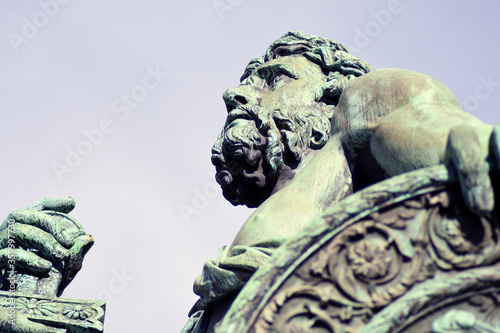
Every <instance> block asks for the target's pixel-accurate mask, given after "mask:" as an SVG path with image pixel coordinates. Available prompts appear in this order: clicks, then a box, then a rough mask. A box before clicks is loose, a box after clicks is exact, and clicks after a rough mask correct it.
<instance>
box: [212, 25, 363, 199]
mask: <svg viewBox="0 0 500 333" xmlns="http://www.w3.org/2000/svg"><path fill="white" fill-rule="evenodd" d="M371 70H372V67H371V66H370V65H369V64H368V63H366V62H364V61H362V60H360V59H358V58H356V57H355V56H353V55H351V54H350V53H349V51H348V50H347V49H346V48H345V47H344V46H343V45H342V44H340V43H338V42H336V41H333V40H330V39H326V38H321V37H317V36H308V35H305V34H304V33H302V32H300V31H290V32H288V33H287V34H285V35H284V36H283V37H281V38H280V39H278V40H277V41H275V42H274V43H272V44H271V46H270V47H269V48H268V50H267V51H266V53H265V55H264V56H262V57H258V58H254V59H252V60H251V61H250V63H249V64H248V65H247V67H246V69H245V72H244V74H243V76H242V77H241V79H240V85H239V86H237V87H234V88H230V89H228V90H227V91H226V92H225V93H224V95H223V99H224V102H225V103H226V108H227V111H228V116H227V119H226V123H225V125H224V127H223V130H222V132H221V133H220V134H219V136H218V138H217V141H216V143H215V144H214V146H213V148H212V163H213V164H214V165H215V166H216V169H217V174H216V179H217V182H218V183H219V184H220V185H221V186H222V189H223V194H224V197H225V198H226V199H227V200H229V201H230V202H231V203H232V204H234V205H238V204H244V205H247V206H248V207H257V206H258V205H260V204H261V203H262V202H263V201H264V200H265V199H267V198H268V197H269V196H270V195H271V194H273V193H274V192H276V191H277V190H279V189H280V188H281V187H283V186H284V184H286V182H287V181H288V180H290V179H292V178H293V176H294V175H295V174H296V173H297V172H298V171H299V170H300V169H301V166H303V165H301V162H302V161H303V160H304V156H306V155H309V154H314V153H315V152H316V151H317V150H319V149H321V148H322V147H323V146H324V145H325V144H326V143H327V141H328V139H329V136H330V127H331V123H330V121H331V118H332V115H333V114H334V112H335V107H336V105H337V104H338V101H339V98H340V95H341V93H342V91H343V89H344V87H345V86H346V85H347V83H348V82H349V80H351V79H353V78H355V77H357V76H361V75H363V74H366V73H368V72H369V71H371Z"/></svg>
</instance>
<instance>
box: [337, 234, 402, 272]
mask: <svg viewBox="0 0 500 333" xmlns="http://www.w3.org/2000/svg"><path fill="white" fill-rule="evenodd" d="M347 261H348V263H349V266H350V267H351V269H352V271H353V273H354V275H355V276H356V277H358V278H360V279H362V280H374V279H381V278H383V277H385V276H386V275H387V273H388V271H389V265H390V264H391V262H392V259H391V256H390V255H389V253H388V252H387V249H386V244H385V242H381V241H379V240H378V241H377V240H371V241H369V240H366V239H365V240H362V241H359V242H357V243H354V244H351V245H350V246H349V247H348V248H347Z"/></svg>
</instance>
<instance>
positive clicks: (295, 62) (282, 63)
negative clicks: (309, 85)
mask: <svg viewBox="0 0 500 333" xmlns="http://www.w3.org/2000/svg"><path fill="white" fill-rule="evenodd" d="M275 69H286V70H288V71H290V72H292V73H293V74H295V75H296V76H298V78H308V77H309V78H314V79H320V77H325V75H324V73H323V71H322V70H321V67H320V66H319V65H317V64H315V63H313V62H312V61H309V60H307V59H306V58H305V57H303V56H301V55H291V56H285V57H278V58H276V59H272V60H269V61H267V62H265V63H263V64H262V65H260V66H259V67H257V68H256V69H255V70H254V71H253V73H252V75H256V74H257V75H261V74H263V73H265V72H266V71H269V70H275Z"/></svg>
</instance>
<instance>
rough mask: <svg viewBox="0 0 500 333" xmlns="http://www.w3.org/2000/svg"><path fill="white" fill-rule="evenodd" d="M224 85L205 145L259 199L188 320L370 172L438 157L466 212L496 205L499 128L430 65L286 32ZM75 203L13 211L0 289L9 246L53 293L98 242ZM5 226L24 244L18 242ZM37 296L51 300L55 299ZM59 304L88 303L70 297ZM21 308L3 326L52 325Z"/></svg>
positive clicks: (203, 313)
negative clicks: (380, 64) (389, 65)
mask: <svg viewBox="0 0 500 333" xmlns="http://www.w3.org/2000/svg"><path fill="white" fill-rule="evenodd" d="M223 97H224V101H225V103H226V106H227V111H228V116H227V121H226V124H225V125H224V128H223V130H222V132H221V134H220V135H219V137H218V139H217V142H216V143H215V145H214V147H213V151H212V152H213V155H212V161H213V164H214V165H215V166H216V168H217V174H216V178H217V181H218V182H219V184H221V186H222V190H223V194H224V196H225V197H226V198H227V199H228V200H229V201H230V202H232V203H233V204H234V205H239V204H244V205H247V206H249V207H258V208H257V209H256V210H255V211H254V213H253V214H252V215H251V216H250V217H249V219H248V220H247V221H246V222H245V224H244V225H243V227H242V228H241V230H240V232H239V233H238V235H237V236H236V238H235V240H234V241H233V243H232V244H231V245H230V246H227V247H223V248H222V249H221V250H220V252H219V257H218V259H217V260H215V261H209V262H207V263H206V265H205V267H204V269H203V273H202V275H201V277H199V278H198V279H197V280H196V282H195V287H194V288H195V292H196V293H197V294H198V295H200V297H201V298H200V300H199V301H198V302H197V304H196V305H195V306H194V307H193V309H192V311H191V313H190V315H191V318H190V321H189V322H188V324H187V325H186V327H185V329H184V332H211V331H213V330H214V329H216V328H217V327H218V325H219V324H220V323H221V321H222V318H223V317H224V315H225V314H226V312H227V310H228V308H229V306H230V305H231V303H232V302H233V300H234V298H235V297H236V295H237V294H238V292H239V290H240V289H241V288H242V287H243V286H244V285H245V283H246V282H247V281H248V280H249V279H250V277H251V276H252V274H253V273H254V272H255V271H256V270H257V269H258V268H259V267H261V266H262V265H264V264H265V263H266V262H267V261H268V259H269V256H270V255H271V254H272V253H273V252H275V251H277V249H278V248H279V247H280V245H281V244H283V242H284V241H285V240H288V239H290V238H293V237H294V236H295V235H297V234H298V233H299V232H301V231H302V230H304V228H306V227H308V226H309V225H310V223H311V221H312V220H313V219H314V218H315V217H317V216H319V215H321V214H322V213H323V212H325V211H327V210H328V209H331V208H332V207H336V206H338V205H337V204H338V203H339V202H340V201H341V200H343V199H344V198H347V197H349V196H350V195H351V194H353V193H359V191H361V190H363V189H365V188H366V187H368V186H370V185H372V184H375V183H377V182H380V181H383V180H385V179H387V178H390V177H393V176H397V175H401V174H403V173H407V172H410V171H413V170H417V169H421V168H425V167H431V166H435V165H439V164H444V165H446V167H447V168H448V169H449V170H450V172H451V173H453V174H455V175H456V177H457V178H458V179H459V183H460V186H461V191H462V196H463V199H464V200H465V203H466V205H467V207H468V209H469V211H471V212H473V213H474V214H475V215H476V216H480V217H481V216H485V215H488V214H490V213H491V211H492V210H493V208H494V196H493V187H492V185H491V181H490V175H489V169H490V167H496V166H497V165H498V162H497V161H498V152H499V149H498V147H499V145H498V136H497V131H498V130H497V129H496V128H495V130H494V129H493V127H492V126H489V125H485V124H483V123H482V122H481V121H480V120H478V119H477V118H475V117H474V116H472V115H470V114H468V113H466V112H465V111H463V110H462V108H461V107H460V103H459V102H458V101H457V100H456V98H455V97H454V96H453V94H452V93H451V92H450V91H449V90H448V89H447V88H446V87H445V86H443V85H442V84H441V83H439V82H438V81H436V80H434V79H433V78H431V77H429V76H426V75H424V74H420V73H416V72H412V71H407V70H400V69H380V70H374V69H373V68H372V67H371V66H370V65H369V64H368V63H366V62H364V61H362V60H360V59H358V58H356V57H355V56H353V55H352V54H350V53H349V52H348V50H347V49H346V48H345V47H344V46H342V44H340V43H338V42H335V41H333V40H329V39H326V38H320V37H316V36H308V35H305V34H303V33H301V32H298V31H291V32H289V33H287V34H285V35H284V36H283V37H281V38H280V39H278V40H277V41H276V42H274V43H273V44H272V45H271V46H270V47H269V49H268V50H267V51H266V54H265V55H264V56H263V57H259V58H255V59H253V60H252V61H251V62H250V63H249V64H248V66H247V68H246V69H245V73H244V74H243V76H242V77H241V84H240V85H239V86H238V87H235V88H231V89H229V90H227V91H226V92H225V93H224V96H223ZM339 205H340V204H339ZM73 206H74V202H73V200H72V199H70V198H66V199H44V200H42V201H40V202H38V203H36V204H34V205H32V206H30V207H27V208H26V209H25V210H21V211H16V212H14V213H12V214H11V215H10V216H9V217H8V218H7V220H6V221H5V222H4V224H3V225H2V227H1V229H2V238H1V239H2V247H1V248H2V249H1V250H0V256H1V257H2V260H1V263H2V265H3V266H1V268H2V269H3V273H4V274H3V275H4V276H3V278H4V279H3V283H2V290H5V291H8V290H9V287H10V286H11V283H10V281H9V280H7V278H8V277H9V276H8V274H7V275H6V274H5V273H6V271H7V270H8V268H9V267H8V260H9V259H10V256H14V258H15V262H16V263H17V265H19V267H20V268H22V271H23V274H24V275H23V276H24V277H25V278H24V279H25V280H26V283H25V284H23V285H22V286H21V287H22V288H24V289H23V290H22V291H23V292H25V293H31V294H34V295H38V296H40V297H42V296H43V297H47V298H48V299H55V296H56V295H57V296H58V295H60V293H61V291H62V289H63V288H64V286H65V285H66V284H67V283H69V282H70V281H71V279H72V277H73V276H74V274H76V272H77V271H78V270H79V268H80V267H81V261H82V260H83V256H84V255H85V253H86V251H87V250H88V248H89V247H90V246H91V244H92V239H91V238H90V237H89V236H88V235H86V233H85V232H84V230H83V229H82V228H81V226H79V225H78V224H77V223H76V222H75V223H73V222H72V219H71V218H70V217H69V216H68V215H67V214H68V213H69V212H70V211H71V210H72V209H73ZM68 221H69V222H68ZM11 230H15V231H16V232H15V233H12V232H11ZM11 235H15V237H14V238H12V239H14V240H13V242H15V243H16V245H17V246H20V247H17V246H16V249H15V251H14V250H13V249H12V248H9V244H10V243H9V240H10V239H11ZM353 260H354V259H353ZM363 269H365V268H363ZM387 270H388V268H386V267H385V266H384V267H382V268H380V269H379V271H373V272H372V271H360V273H359V274H360V275H363V274H364V275H365V276H368V277H377V276H382V275H383V274H385V271H387ZM372 275H373V276H372ZM40 281H44V282H40ZM40 285H43V286H44V287H42V288H39V286H40ZM37 302H42V303H40V304H43V306H45V307H47V308H43V309H44V311H48V312H51V310H50V309H52V307H51V306H50V305H48V304H49V303H50V302H49V301H47V300H43V301H37ZM43 302H45V303H43ZM37 304H38V303H37ZM353 304H354V303H353ZM49 308H50V309H49ZM351 308H352V306H351ZM354 308H355V306H354ZM94 310H95V309H94ZM94 310H92V311H94ZM54 311H55V310H54ZM64 311H65V312H64ZM88 311H90V308H89V310H88ZM60 312H61V311H60ZM61 313H63V314H64V313H65V315H66V317H68V315H69V317H68V318H69V319H72V318H73V316H77V317H78V316H81V317H82V318H83V317H85V318H87V317H86V316H87V315H88V316H90V315H91V314H90V312H88V313H87V312H85V311H84V310H82V309H81V307H79V308H77V307H76V305H75V307H73V308H71V309H69V310H62V312H61ZM94 314H95V316H98V315H102V313H100V314H99V311H98V310H95V312H92V315H94ZM47 316H49V315H47ZM456 317H457V315H456V313H452V314H451V315H450V316H449V318H451V319H449V320H448V321H446V322H449V321H450V320H455V319H454V318H456ZM75 318H76V317H75ZM79 318H80V317H79ZM447 318H448V317H447ZM15 319H16V322H15V324H13V323H12V322H11V319H10V318H9V317H8V313H7V312H2V315H0V329H1V330H2V332H10V331H12V332H60V330H57V329H53V328H50V327H48V326H45V325H44V324H43V323H41V322H37V323H35V322H33V321H30V320H29V316H28V315H27V314H26V313H18V314H17V315H16V318H15ZM442 322H445V321H440V322H436V323H437V324H436V325H437V326H439V325H441V323H442ZM442 325H445V324H442ZM442 325H441V326H442ZM441 326H439V327H441Z"/></svg>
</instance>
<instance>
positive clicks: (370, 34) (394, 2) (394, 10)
mask: <svg viewBox="0 0 500 333" xmlns="http://www.w3.org/2000/svg"><path fill="white" fill-rule="evenodd" d="M408 1H411V0H408ZM403 9H404V8H403V4H402V3H401V1H400V0H389V2H387V6H386V8H385V9H380V10H372V11H371V12H370V16H371V17H372V19H371V20H369V21H368V22H366V23H365V24H364V25H363V27H359V26H357V27H355V28H354V38H353V43H354V44H353V45H351V44H348V43H343V44H345V45H346V46H347V48H348V49H349V51H350V52H352V53H359V52H361V50H362V49H364V48H366V47H368V45H370V43H371V42H372V40H374V39H375V38H377V37H378V36H379V35H380V33H381V32H382V31H383V30H384V29H386V28H387V27H388V26H389V25H390V24H391V22H392V19H393V17H394V16H396V15H399V14H401V13H402V12H403Z"/></svg>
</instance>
